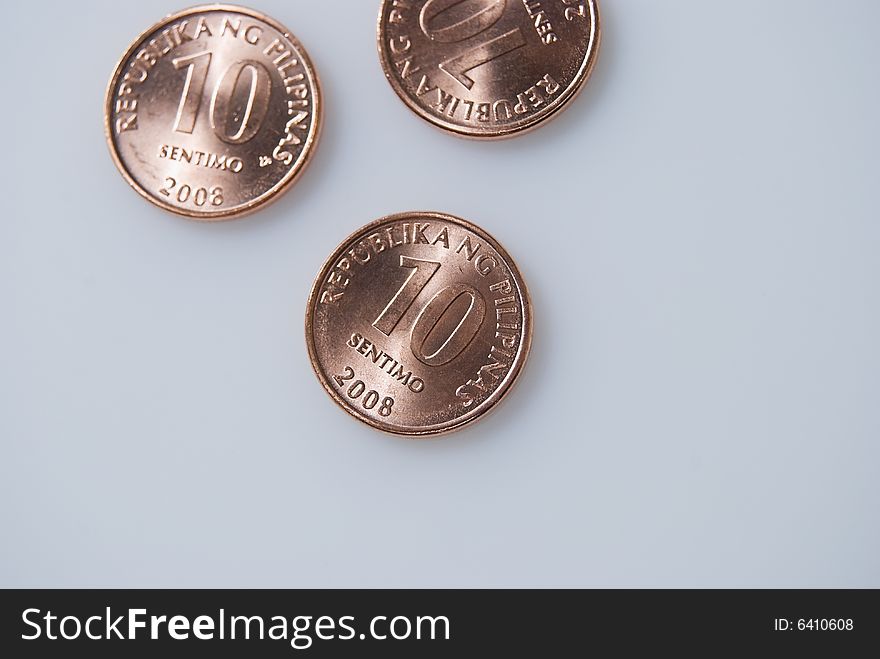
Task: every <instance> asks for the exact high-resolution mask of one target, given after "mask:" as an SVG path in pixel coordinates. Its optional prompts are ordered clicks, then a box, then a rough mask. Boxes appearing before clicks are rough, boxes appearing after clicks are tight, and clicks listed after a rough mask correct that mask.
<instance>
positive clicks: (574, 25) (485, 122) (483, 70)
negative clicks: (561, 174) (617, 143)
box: [378, 0, 600, 138]
mask: <svg viewBox="0 0 880 659" xmlns="http://www.w3.org/2000/svg"><path fill="white" fill-rule="evenodd" d="M599 38H600V30H599V7H598V4H597V0H406V1H401V0H383V1H382V8H381V10H380V13H379V27H378V46H379V58H380V60H381V61H382V67H383V68H384V69H385V77H386V78H388V81H389V82H390V83H391V86H392V87H393V88H394V91H395V92H397V95H398V96H400V98H401V99H403V102H404V103H406V105H407V106H408V107H409V108H410V109H411V110H413V111H414V112H415V113H416V114H417V115H419V116H420V117H422V118H423V119H426V120H427V121H430V122H431V123H432V124H434V125H436V126H439V127H440V128H444V129H446V130H448V131H451V132H453V133H455V134H457V135H462V136H464V137H477V138H501V137H509V136H511V135H514V134H518V133H521V132H523V131H526V130H529V129H531V128H534V127H536V126H537V125H538V124H540V123H542V122H544V121H546V120H547V119H549V118H550V117H553V116H554V115H556V113H557V112H559V111H560V110H561V109H562V108H563V107H565V106H566V105H567V104H568V102H569V101H571V100H572V98H574V97H575V96H576V95H577V93H578V91H580V89H581V88H582V87H583V85H584V82H586V80H587V78H588V77H589V75H590V72H591V70H592V68H593V65H594V64H595V62H596V54H597V52H598V50H599Z"/></svg>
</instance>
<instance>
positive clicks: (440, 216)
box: [305, 211, 533, 439]
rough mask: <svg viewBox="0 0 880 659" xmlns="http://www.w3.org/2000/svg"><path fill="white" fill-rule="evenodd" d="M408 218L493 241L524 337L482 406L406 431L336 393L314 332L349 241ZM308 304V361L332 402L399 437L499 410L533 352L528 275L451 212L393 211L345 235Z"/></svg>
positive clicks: (445, 429) (430, 432) (457, 425)
mask: <svg viewBox="0 0 880 659" xmlns="http://www.w3.org/2000/svg"><path fill="white" fill-rule="evenodd" d="M407 218H428V219H435V220H440V221H443V222H448V223H451V224H457V225H459V226H461V227H463V228H465V229H466V230H468V231H471V232H472V233H474V234H475V235H477V236H479V237H480V238H482V239H483V240H485V241H486V242H488V243H490V244H491V245H492V248H493V249H494V250H495V251H496V252H497V253H498V255H499V256H501V258H502V259H504V262H505V265H506V266H507V268H508V269H509V270H510V272H511V275H513V279H514V282H515V284H516V286H517V290H518V291H519V294H520V299H521V304H522V308H523V311H524V313H523V338H522V340H521V341H520V345H519V348H518V350H517V354H516V357H514V360H513V366H512V367H511V369H510V371H508V373H507V376H506V377H505V380H504V382H502V383H501V385H499V386H498V388H497V389H496V390H495V391H493V392H492V394H491V395H490V396H489V398H487V399H486V400H485V401H483V402H482V403H480V405H479V406H477V407H476V408H474V409H473V410H470V411H468V412H467V413H466V414H464V415H462V416H460V417H456V418H455V419H452V420H450V421H447V422H444V423H442V424H437V425H434V426H429V427H427V428H421V429H418V430H407V429H404V428H400V427H395V426H393V425H392V424H386V423H383V422H381V421H376V420H375V419H373V418H371V417H369V416H367V415H366V414H362V413H361V412H360V411H358V410H357V408H355V407H354V406H353V405H350V404H349V403H348V402H347V401H346V400H345V399H344V398H343V397H342V396H341V395H340V394H339V392H337V391H336V390H335V389H334V388H333V387H332V386H330V377H329V376H327V375H326V374H325V373H324V372H323V369H322V367H321V365H320V363H319V358H318V354H317V349H316V348H315V340H314V332H313V328H314V319H315V305H316V302H317V299H318V295H319V294H320V291H321V288H322V286H323V283H324V280H325V278H326V276H327V274H328V272H329V271H330V269H331V268H332V267H333V266H334V265H335V264H336V262H337V261H338V259H339V257H340V255H341V254H342V253H343V252H344V250H345V248H346V247H348V246H349V244H351V243H352V242H353V241H354V240H355V239H356V238H358V237H360V236H362V235H364V234H369V233H370V232H371V231H373V230H374V229H375V228H376V227H378V226H381V225H384V224H387V223H389V222H400V221H402V220H405V219H407ZM306 304H307V306H306V316H305V338H306V347H307V348H308V352H309V361H310V363H311V366H312V370H313V371H314V372H315V375H316V377H317V378H318V381H319V382H320V383H321V386H322V387H323V388H324V391H326V392H327V393H328V394H329V395H330V397H331V398H332V399H333V401H334V402H335V403H336V404H337V405H338V406H339V407H341V408H342V409H343V410H345V412H347V413H348V414H349V415H350V416H353V417H354V418H356V419H357V420H359V421H361V422H363V423H365V424H367V425H368V426H370V427H371V428H375V429H376V430H381V431H382V432H385V433H387V434H390V435H395V436H398V437H406V438H409V439H426V438H431V437H436V436H439V435H445V434H448V433H451V432H454V431H456V430H460V429H461V428H462V427H464V426H466V425H470V424H471V423H474V422H475V421H478V420H482V419H484V418H485V417H486V415H487V414H489V413H490V412H493V411H494V410H495V409H497V407H498V404H499V403H500V402H501V401H502V400H504V398H505V397H506V396H507V394H508V393H510V390H511V389H512V388H513V385H514V384H515V383H516V382H517V381H518V380H519V376H520V374H521V373H522V370H523V368H524V366H525V364H526V362H527V361H528V357H529V353H530V351H531V345H532V332H533V326H532V299H531V296H530V295H529V290H528V287H527V285H526V282H525V278H524V277H523V276H522V273H521V272H520V270H519V267H518V266H517V264H516V262H515V261H514V260H513V258H511V256H510V254H508V253H507V250H505V249H504V247H503V246H502V245H501V243H500V242H499V241H498V240H497V239H496V238H495V237H494V236H493V235H492V234H490V233H489V232H488V231H486V230H485V229H483V228H481V227H478V226H477V225H476V224H474V223H472V222H469V221H468V220H465V219H463V218H461V217H458V216H456V215H451V214H449V213H443V212H439V211H404V212H402V213H392V214H391V215H386V216H384V217H381V218H379V219H378V220H373V221H372V222H369V223H367V224H365V225H364V226H362V227H360V228H359V229H357V230H356V231H354V232H352V233H351V234H349V235H348V236H347V237H346V238H345V240H343V241H342V242H341V243H339V245H337V246H336V248H335V249H334V250H333V251H332V252H331V253H330V256H329V257H328V258H327V259H326V260H325V261H324V263H323V264H322V265H321V268H320V269H319V270H318V274H317V276H316V277H315V280H314V282H313V283H312V288H311V291H310V292H309V297H308V302H307V303H306Z"/></svg>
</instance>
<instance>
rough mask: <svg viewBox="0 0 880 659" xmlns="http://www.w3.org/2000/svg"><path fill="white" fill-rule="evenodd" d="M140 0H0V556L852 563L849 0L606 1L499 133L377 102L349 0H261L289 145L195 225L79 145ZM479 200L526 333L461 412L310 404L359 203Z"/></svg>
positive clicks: (362, 569) (523, 568)
mask: <svg viewBox="0 0 880 659" xmlns="http://www.w3.org/2000/svg"><path fill="white" fill-rule="evenodd" d="M179 8H180V6H179V5H178V4H177V3H176V2H165V1H161V2H158V1H157V2H137V3H133V2H132V3H120V2H115V1H113V2H111V1H109V0H108V1H105V2H97V1H82V0H81V1H79V2H75V3H71V2H51V3H49V2H16V3H13V4H12V5H10V7H9V8H8V9H7V28H8V29H7V33H6V35H5V36H4V39H3V41H2V45H0V48H2V55H3V62H4V67H3V70H4V74H3V90H4V91H3V101H2V110H0V111H2V124H0V125H2V126H3V141H2V146H3V157H2V160H0V162H2V165H0V166H2V180H3V198H4V199H5V200H6V203H5V205H4V206H5V207H4V211H3V218H2V221H0V437H2V444H0V447H2V456H0V501H2V503H0V506H2V508H0V585H5V586H68V585H78V586H255V587H256V586H599V585H603V586H630V585H640V586H874V587H877V586H880V524H878V518H880V515H878V495H880V479H878V470H880V448H878V438H880V404H878V402H880V400H878V399H880V396H878V392H880V347H878V337H880V294H878V280H880V259H878V249H880V224H878V192H877V190H878V185H877V184H878V181H880V178H878V173H880V163H878V152H880V151H878V149H880V129H878V118H880V112H878V101H880V95H878V63H880V39H878V38H877V25H878V24H880V3H876V2H871V1H869V0H864V1H858V0H848V1H841V2H835V3H829V2H826V1H823V0H786V1H784V0H741V1H738V2H730V1H724V2H722V1H716V2H706V1H705V0H668V1H664V2H658V1H655V0H604V2H603V3H602V9H603V10H604V11H603V19H604V25H603V28H604V40H603V41H604V43H603V49H602V53H601V57H600V61H599V64H598V66H597V68H596V71H595V73H594V76H593V79H592V80H591V81H590V83H589V84H588V86H587V88H586V90H585V91H584V93H583V94H582V95H581V96H580V97H579V98H578V99H577V100H576V101H575V102H574V103H573V104H571V106H570V107H569V109H568V110H567V111H566V112H564V113H563V114H562V115H561V116H559V117H558V118H557V119H555V120H554V121H552V122H551V123H549V124H547V125H545V126H544V127H543V128H541V129H539V130H537V131H535V132H533V133H531V134H528V135H526V136H523V137H520V138H517V139H514V140H510V141H506V142H500V143H476V142H468V141H464V140H461V139H457V138H455V137H452V136H449V135H446V134H443V133H441V132H440V131H438V130H436V129H434V128H432V127H431V126H429V125H427V124H425V123H424V122H422V121H420V120H419V119H417V118H416V117H415V116H414V115H412V114H411V113H410V112H409V111H408V110H407V109H406V108H405V107H404V105H403V104H402V103H401V102H400V101H399V100H398V99H397V97H396V96H395V95H394V93H393V92H392V91H391V89H390V87H389V85H388V84H387V83H386V82H385V80H384V78H383V75H382V72H381V68H380V66H379V62H378V59H377V56H376V47H375V22H376V14H377V8H378V2H377V1H373V0H337V1H336V2H325V1H321V2H316V1H315V0H297V1H294V0H260V2H259V3H258V4H257V5H255V8H257V9H260V10H262V11H265V12H266V13H268V14H270V15H272V16H274V17H275V18H277V19H278V20H280V21H281V22H282V23H284V24H286V25H287V26H288V27H290V28H291V29H292V30H293V32H294V33H295V34H296V35H297V36H298V37H299V38H300V39H301V41H302V42H303V43H304V44H305V46H306V48H307V49H308V50H309V52H310V53H311V55H312V57H313V59H314V61H315V64H316V66H317V68H318V71H319V74H320V76H321V78H322V80H323V86H324V92H325V97H326V108H327V113H326V116H325V121H326V123H325V130H324V135H323V139H322V142H321V144H320V145H319V148H318V153H317V155H316V157H315V160H314V163H313V164H312V166H311V168H310V169H309V170H308V171H307V173H306V174H305V175H304V177H303V178H302V179H301V180H300V182H299V183H298V184H297V185H296V186H295V187H294V188H293V189H292V190H291V191H290V192H289V193H288V194H287V195H285V196H284V198H283V199H282V200H281V201H279V202H278V203H277V204H276V205H274V206H272V207H270V208H268V209H266V210H263V211H261V212H259V213H258V214H256V215H255V216H252V217H250V218H247V219H244V220H241V221H235V222H230V223H220V224H214V225H206V224H197V223H193V222H189V221H186V220H183V219H180V218H177V217H174V216H172V215H169V214H166V213H163V212H162V211H160V210H158V209H156V208H154V207H152V206H151V205H149V204H147V203H146V202H144V201H142V200H141V199H140V198H139V197H138V196H137V195H136V194H135V193H134V192H133V191H132V190H130V189H129V188H128V187H127V186H126V185H125V183H124V182H123V181H122V179H121V177H120V176H119V174H118V173H117V171H116V170H115V168H114V166H113V163H112V162H111V160H110V157H109V155H108V153H107V149H106V146H105V143H104V137H103V134H102V101H103V94H104V88H105V85H106V82H107V79H108V77H109V75H110V73H111V71H112V69H113V66H114V64H115V62H116V59H117V58H118V57H119V56H120V55H121V54H122V52H123V51H124V50H125V48H126V47H127V46H128V44H129V43H130V41H131V40H132V39H133V38H134V37H135V36H136V35H137V34H138V33H139V32H140V31H141V30H143V29H145V28H146V27H147V26H149V25H151V24H152V23H154V22H155V21H157V20H158V19H160V18H161V17H162V16H163V15H164V14H166V13H168V12H170V11H173V10H176V9H179ZM410 209H436V210H442V211H447V212H451V213H454V214H458V215H461V216H463V217H466V218H468V219H471V220H473V221H475V222H477V223H479V224H481V225H482V226H484V227H485V228H486V229H487V230H489V231H490V232H492V233H493V234H495V235H496V236H497V237H498V238H499V239H500V240H501V241H502V243H503V244H504V245H505V246H506V247H507V249H508V251H509V252H510V253H511V254H512V255H513V256H514V258H516V260H517V261H518V263H519V265H520V268H521V270H522V271H523V273H524V275H525V277H526V278H527V281H528V283H529V285H530V288H531V292H532V295H533V298H534V308H535V320H536V326H535V343H534V348H533V351H532V355H531V359H530V363H529V365H528V367H527V368H526V370H525V372H524V373H523V376H522V378H521V381H520V384H519V386H518V387H517V388H516V389H515V390H514V391H513V392H512V394H511V395H510V396H509V397H508V399H507V400H506V401H505V403H504V405H503V406H502V407H501V409H500V410H499V411H498V412H497V413H496V414H494V415H492V416H491V417H490V418H489V419H487V420H485V421H484V422H481V423H479V424H477V425H475V426H472V427H470V428H469V429H467V430H465V431H463V432H459V433H457V434H455V435H453V436H451V437H448V438H446V439H441V440H434V441H424V442H413V441H406V440H400V439H395V438H392V437H388V436H385V435H382V434H379V433H377V432H374V431H372V430H371V429H370V428H368V427H367V426H364V425H362V424H360V423H358V422H356V421H354V420H352V419H350V418H349V417H347V416H346V415H345V414H344V413H343V412H341V411H340V410H338V409H337V408H336V406H335V405H334V404H333V403H332V402H331V401H330V399H329V398H328V397H327V395H326V394H325V393H324V392H323V390H322V389H321V387H320V386H319V384H318V383H317V382H316V380H315V378H314V376H313V374H312V372H311V370H310V368H309V364H308V358H307V355H306V350H305V346H304V339H303V327H302V325H303V314H304V308H305V301H306V296H307V294H308V290H309V287H310V286H311V283H312V279H313V277H314V275H315V274H316V272H317V270H318V268H319V266H320V264H321V262H322V260H323V259H324V258H325V257H326V256H327V255H328V254H329V253H330V252H331V250H332V249H333V248H334V247H335V246H336V245H337V243H338V242H339V241H340V240H341V239H342V238H343V237H345V236H346V235H347V234H348V233H349V232H351V231H352V230H354V229H356V228H357V227H359V226H361V225H362V224H365V223H366V222H368V221H369V220H372V219H375V218H377V217H379V216H381V215H384V214H387V213H391V212H396V211H402V210H410Z"/></svg>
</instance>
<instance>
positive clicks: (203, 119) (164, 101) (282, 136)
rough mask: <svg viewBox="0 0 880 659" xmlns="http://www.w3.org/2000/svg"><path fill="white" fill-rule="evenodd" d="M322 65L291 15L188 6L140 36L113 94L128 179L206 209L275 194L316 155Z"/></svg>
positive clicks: (110, 137) (180, 209) (114, 141)
mask: <svg viewBox="0 0 880 659" xmlns="http://www.w3.org/2000/svg"><path fill="white" fill-rule="evenodd" d="M321 111H322V103H321V92H320V87H319V83H318V76H317V75H316V73H315V69H314V67H313V66H312V63H311V61H310V60H309V57H308V54H307V53H306V51H305V49H303V47H302V46H301V45H300V43H299V41H297V40H296V38H295V37H294V36H293V35H292V34H291V33H290V32H289V31H288V30H287V28H285V27H284V26H282V25H281V24H279V23H277V22H276V21H274V20H272V19H271V18H269V17H267V16H264V15H263V14H260V13H258V12H255V11H252V10H250V9H245V8H243V7H237V6H231V5H205V6H202V7H194V8H192V9H186V10H184V11H181V12H178V13H176V14H173V15H171V16H168V17H167V18H166V19H164V20H162V21H160V22H159V23H157V24H156V25H154V26H153V27H151V28H150V29H148V30H147V31H146V32H144V33H143V34H142V35H141V36H139V37H138V38H137V39H135V41H134V43H133V44H132V45H131V47H130V48H129V49H128V50H127V51H126V53H125V54H124V55H123V56H122V59H121V60H120V61H119V64H118V65H117V67H116V70H115V71H114V73H113V76H112V77H111V79H110V84H109V86H108V88H107V96H106V100H105V105H104V120H105V132H106V135H107V143H108V144H109V146H110V153H111V154H112V156H113V160H114V161H115V162H116V165H117V167H119V170H120V171H121V172H122V175H123V176H124V177H125V179H126V181H128V183H129V184H130V185H131V186H132V187H133V188H134V189H135V190H136V191H137V192H138V193H139V194H140V195H141V196H142V197H144V198H145V199H147V200H148V201H151V202H152V203H154V204H156V205H157V206H159V207H161V208H164V209H165V210H168V211H172V212H174V213H178V214H180V215H184V216H186V217H190V218H193V219H197V220H217V219H227V218H231V217H236V216H241V215H244V214H246V213H249V212H251V211H253V210H255V209H257V208H259V207H260V206H263V205H264V204H266V203H267V202H269V201H272V200H274V199H276V198H277V197H278V196H279V195H280V194H281V193H282V192H283V191H285V190H286V189H288V187H289V186H290V185H291V183H293V181H294V180H295V179H296V178H297V176H299V174H301V173H302V171H303V169H304V168H305V166H306V164H307V163H308V162H309V160H310V158H311V157H312V155H313V153H314V150H315V145H316V143H317V139H318V135H319V132H320V127H321Z"/></svg>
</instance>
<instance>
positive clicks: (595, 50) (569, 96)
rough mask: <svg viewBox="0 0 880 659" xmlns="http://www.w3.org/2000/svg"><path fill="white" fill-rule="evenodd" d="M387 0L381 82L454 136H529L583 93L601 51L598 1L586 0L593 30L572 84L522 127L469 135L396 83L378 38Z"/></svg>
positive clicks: (418, 114) (481, 138) (492, 138)
mask: <svg viewBox="0 0 880 659" xmlns="http://www.w3.org/2000/svg"><path fill="white" fill-rule="evenodd" d="M391 1H392V0H382V4H381V5H380V7H379V18H378V20H377V22H376V47H377V50H378V51H379V62H380V63H381V64H382V71H383V72H384V74H385V79H386V80H388V83H389V84H390V85H391V88H392V89H393V90H394V93H395V94H396V95H397V97H398V98H400V99H401V100H402V101H403V102H404V104H405V105H406V107H408V108H409V109H410V110H411V111H412V112H414V113H415V114H416V115H417V116H419V117H420V118H422V119H423V120H425V121H427V122H428V123H430V124H431V125H432V126H434V127H436V128H439V129H440V130H442V131H444V132H448V133H452V134H453V135H457V136H458V137H464V138H467V139H473V140H486V141H488V140H503V139H509V138H511V137H518V136H520V135H523V134H525V133H529V132H531V131H532V130H534V129H536V128H539V127H540V126H542V125H543V124H544V122H545V121H549V120H550V119H552V118H553V117H555V116H556V115H557V114H559V113H560V112H562V111H563V110H564V109H566V108H567V107H568V106H569V105H570V104H571V102H572V101H574V99H575V98H576V97H577V96H578V95H579V94H580V93H581V91H583V89H584V86H585V85H586V83H587V80H589V78H590V76H591V75H592V73H593V69H594V68H595V66H596V60H597V59H598V57H599V51H600V49H601V48H600V47H601V44H602V27H601V18H600V14H599V2H598V0H586V2H587V3H588V4H589V6H590V11H591V14H592V16H593V19H594V20H593V24H592V25H593V28H592V32H591V35H590V44H589V45H588V47H587V48H588V50H587V52H588V56H587V57H586V58H585V60H584V62H583V63H582V64H581V67H580V69H579V71H578V74H577V76H576V77H575V79H574V81H573V82H572V84H571V85H569V86H568V87H567V88H566V89H565V91H564V92H563V93H562V94H561V95H560V96H559V98H558V99H556V101H557V102H556V104H555V105H553V106H551V107H548V108H546V109H545V110H546V111H544V112H543V114H542V113H537V114H535V115H533V116H532V117H530V118H529V119H527V120H526V121H525V122H523V123H522V124H518V125H516V126H513V127H508V128H502V129H498V130H494V131H493V132H473V131H469V130H468V129H467V128H464V127H463V126H460V125H458V124H454V123H452V122H449V121H445V120H443V119H441V118H440V117H438V116H436V115H434V114H432V113H430V112H428V111H427V110H425V109H424V108H423V107H422V106H420V105H419V104H418V103H417V102H416V101H414V100H413V99H411V98H410V96H409V94H407V93H406V92H405V91H404V89H403V85H402V84H400V82H399V81H398V80H397V79H396V77H395V76H394V71H393V69H392V67H391V62H390V61H389V59H388V58H386V57H385V48H384V39H383V38H382V34H383V33H382V23H383V21H382V18H383V16H384V15H385V8H386V6H387V5H388V3H389V2H391Z"/></svg>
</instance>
